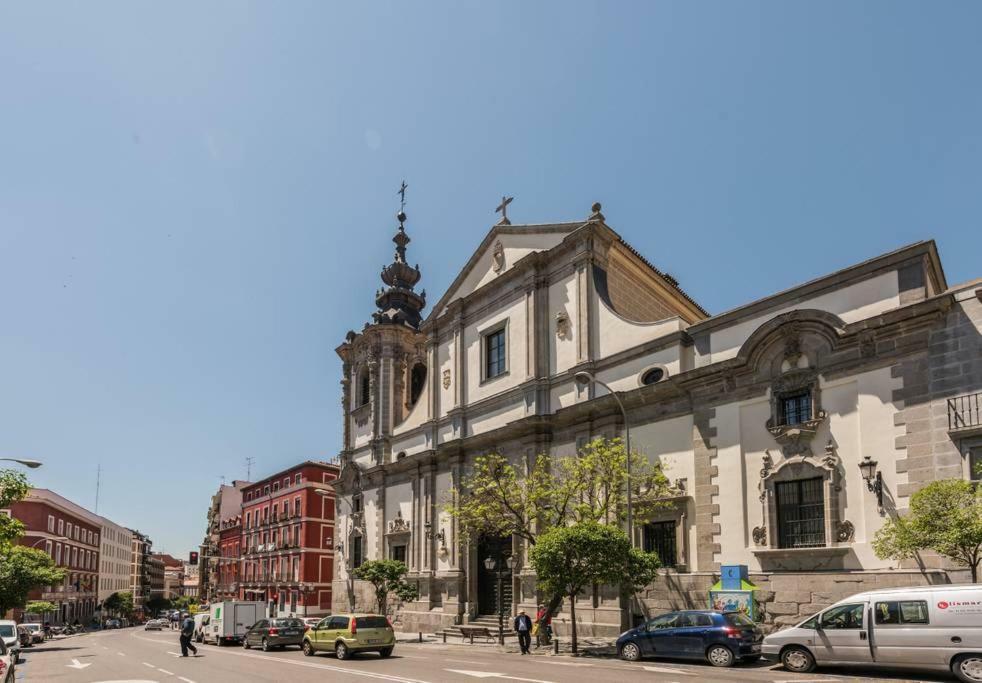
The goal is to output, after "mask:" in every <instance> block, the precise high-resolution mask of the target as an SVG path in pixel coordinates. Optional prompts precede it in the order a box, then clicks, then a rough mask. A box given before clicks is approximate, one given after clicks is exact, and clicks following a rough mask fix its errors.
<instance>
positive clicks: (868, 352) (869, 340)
mask: <svg viewBox="0 0 982 683" xmlns="http://www.w3.org/2000/svg"><path fill="white" fill-rule="evenodd" d="M859 355H860V356H862V357H863V358H872V357H873V356H875V355H876V335H875V334H873V333H872V332H863V333H862V334H861V335H859Z"/></svg>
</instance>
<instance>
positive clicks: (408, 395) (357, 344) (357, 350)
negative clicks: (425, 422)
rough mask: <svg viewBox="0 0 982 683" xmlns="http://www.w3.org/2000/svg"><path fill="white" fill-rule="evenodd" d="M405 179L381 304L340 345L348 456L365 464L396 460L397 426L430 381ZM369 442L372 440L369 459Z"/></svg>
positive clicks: (379, 298)
mask: <svg viewBox="0 0 982 683" xmlns="http://www.w3.org/2000/svg"><path fill="white" fill-rule="evenodd" d="M406 187H407V186H406V184H405V182H404V183H403V184H402V187H401V188H400V190H399V194H400V195H401V196H402V203H401V206H400V209H399V213H398V214H396V219H397V220H398V221H399V227H398V229H397V230H396V233H395V236H394V237H393V238H392V241H393V242H395V245H396V248H395V254H394V257H393V260H392V262H391V263H389V264H388V265H386V266H383V267H382V273H381V278H382V283H383V284H384V285H385V286H384V287H382V288H380V289H379V290H378V291H376V292H375V305H376V308H377V310H376V311H375V312H374V313H373V314H372V320H371V322H369V323H367V324H366V325H365V327H364V328H363V329H362V331H361V332H360V333H357V332H354V331H351V332H348V334H347V336H346V337H345V341H344V343H343V344H341V346H339V347H338V348H337V353H338V355H339V356H341V360H342V368H343V377H342V379H341V391H342V398H341V404H342V408H343V412H344V448H343V451H342V455H343V457H344V458H345V459H346V460H349V459H351V458H352V456H353V455H354V454H355V453H356V452H357V454H358V456H357V458H356V459H357V461H358V462H359V464H361V465H362V466H363V467H364V466H371V465H379V464H384V463H386V462H389V461H391V459H392V453H391V450H392V448H391V436H392V430H393V429H394V428H395V427H396V426H397V425H398V424H399V423H401V422H402V421H403V420H404V419H406V416H407V415H408V414H409V412H410V411H411V410H412V408H413V407H414V406H415V404H416V402H417V401H418V400H419V397H420V393H421V392H422V390H423V387H424V386H425V384H426V376H427V367H426V337H425V335H423V334H421V333H420V331H419V328H420V324H421V323H422V320H423V316H422V312H423V308H424V307H425V306H426V291H425V290H423V291H421V292H416V291H415V286H416V284H417V283H418V282H419V280H420V277H421V274H420V270H419V266H418V265H414V266H411V265H409V263H408V262H407V261H406V247H407V245H408V244H409V242H410V238H409V234H408V233H407V232H406V212H405V191H406ZM366 446H371V451H370V452H371V462H370V463H369V462H367V461H366V460H367V457H366V455H367V451H366V450H365V448H366Z"/></svg>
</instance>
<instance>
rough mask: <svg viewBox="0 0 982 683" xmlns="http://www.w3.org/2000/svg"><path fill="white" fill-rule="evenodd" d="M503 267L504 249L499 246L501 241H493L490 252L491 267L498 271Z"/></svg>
mask: <svg viewBox="0 0 982 683" xmlns="http://www.w3.org/2000/svg"><path fill="white" fill-rule="evenodd" d="M504 267H505V249H504V247H502V246H501V241H500V240H499V241H498V242H495V243H494V249H493V250H492V252H491V269H492V270H493V271H494V272H496V273H500V272H501V270H502V269H503V268H504Z"/></svg>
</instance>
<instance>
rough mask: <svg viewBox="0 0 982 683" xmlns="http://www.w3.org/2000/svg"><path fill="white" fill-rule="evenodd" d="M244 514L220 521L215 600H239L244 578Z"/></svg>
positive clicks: (214, 590)
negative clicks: (240, 586) (241, 583)
mask: <svg viewBox="0 0 982 683" xmlns="http://www.w3.org/2000/svg"><path fill="white" fill-rule="evenodd" d="M241 557H242V515H236V516H235V517H232V518H231V519H226V520H223V521H222V522H220V526H219V530H218V571H217V581H216V583H215V587H214V589H213V593H212V594H213V595H214V599H215V600H238V598H239V582H240V581H241V579H242V574H241V572H242V566H241V564H242V560H241Z"/></svg>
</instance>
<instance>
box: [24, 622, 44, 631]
mask: <svg viewBox="0 0 982 683" xmlns="http://www.w3.org/2000/svg"><path fill="white" fill-rule="evenodd" d="M24 628H26V629H27V630H28V631H38V630H40V629H41V624H24Z"/></svg>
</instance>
